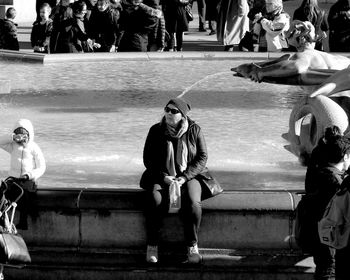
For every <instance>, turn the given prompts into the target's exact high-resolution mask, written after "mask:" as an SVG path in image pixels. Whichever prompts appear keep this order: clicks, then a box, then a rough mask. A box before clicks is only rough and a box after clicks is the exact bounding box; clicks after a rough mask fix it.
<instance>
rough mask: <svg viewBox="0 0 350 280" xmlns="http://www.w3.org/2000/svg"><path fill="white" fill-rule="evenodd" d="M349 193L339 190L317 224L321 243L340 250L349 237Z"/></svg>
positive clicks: (345, 244)
mask: <svg viewBox="0 0 350 280" xmlns="http://www.w3.org/2000/svg"><path fill="white" fill-rule="evenodd" d="M349 214H350V192H349V190H348V189H347V188H345V189H341V190H339V191H338V192H337V193H336V194H335V195H334V196H333V197H332V199H331V200H330V201H329V203H328V205H327V207H326V209H325V211H324V214H323V217H322V219H321V220H320V221H319V222H318V234H319V237H320V241H321V243H323V244H325V245H328V246H330V247H333V248H335V249H342V248H344V247H346V246H347V245H348V242H349V237H350V221H349V219H350V216H349Z"/></svg>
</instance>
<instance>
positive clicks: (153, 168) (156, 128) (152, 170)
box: [143, 124, 168, 181]
mask: <svg viewBox="0 0 350 280" xmlns="http://www.w3.org/2000/svg"><path fill="white" fill-rule="evenodd" d="M160 129H161V128H160V124H155V125H153V126H152V127H151V128H150V130H149V132H148V135H147V138H146V142H145V146H144V149H143V163H144V165H145V167H146V169H147V172H148V174H149V175H150V176H151V177H152V178H153V180H155V181H163V180H164V176H166V175H168V174H166V173H165V167H164V162H162V148H163V145H162V141H160V137H161V135H160Z"/></svg>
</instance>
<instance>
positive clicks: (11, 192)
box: [5, 178, 38, 230]
mask: <svg viewBox="0 0 350 280" xmlns="http://www.w3.org/2000/svg"><path fill="white" fill-rule="evenodd" d="M6 183H7V186H8V189H7V190H6V192H5V197H6V199H7V200H9V201H11V202H14V201H17V199H18V197H19V195H20V191H19V189H18V188H17V187H16V185H14V184H13V183H16V184H17V185H18V186H20V187H21V188H22V189H23V194H22V196H21V197H20V198H19V200H18V201H17V209H18V210H19V222H18V224H17V228H18V229H24V230H26V229H28V221H27V220H28V215H30V216H31V217H32V218H33V219H35V218H36V217H37V216H38V210H37V193H36V188H37V186H36V184H35V182H34V181H31V180H23V179H19V178H12V179H11V180H7V181H6Z"/></svg>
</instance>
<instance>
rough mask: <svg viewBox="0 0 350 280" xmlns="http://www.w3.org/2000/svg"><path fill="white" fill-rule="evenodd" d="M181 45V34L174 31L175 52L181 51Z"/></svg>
mask: <svg viewBox="0 0 350 280" xmlns="http://www.w3.org/2000/svg"><path fill="white" fill-rule="evenodd" d="M182 43H183V32H182V31H176V50H177V51H182Z"/></svg>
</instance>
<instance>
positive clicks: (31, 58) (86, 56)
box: [0, 50, 285, 64]
mask: <svg viewBox="0 0 350 280" xmlns="http://www.w3.org/2000/svg"><path fill="white" fill-rule="evenodd" d="M284 54H285V53H284ZM281 55H282V54H281V53H269V52H264V53H257V52H214V51H213V52H210V51H205V52H200V51H189V52H124V53H118V52H116V53H69V54H40V53H33V52H28V51H11V50H0V60H2V61H15V62H24V63H40V64H58V63H69V62H103V61H109V62H111V61H160V60H167V61H169V60H208V61H218V60H233V61H234V60H240V61H242V60H245V61H250V60H253V61H257V60H258V61H262V60H267V59H273V58H278V57H280V56H281Z"/></svg>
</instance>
